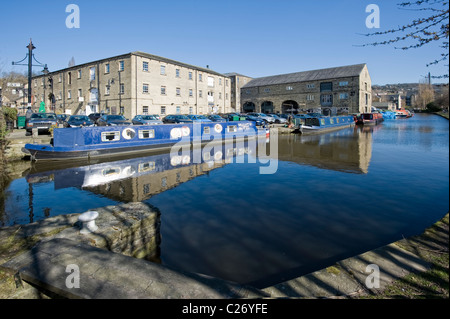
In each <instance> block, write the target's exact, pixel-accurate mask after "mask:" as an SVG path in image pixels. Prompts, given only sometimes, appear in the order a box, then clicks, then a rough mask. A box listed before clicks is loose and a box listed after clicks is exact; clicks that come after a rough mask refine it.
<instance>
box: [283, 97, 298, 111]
mask: <svg viewBox="0 0 450 319" xmlns="http://www.w3.org/2000/svg"><path fill="white" fill-rule="evenodd" d="M281 113H283V114H297V113H298V103H297V102H295V101H293V100H289V101H284V102H283V103H281Z"/></svg>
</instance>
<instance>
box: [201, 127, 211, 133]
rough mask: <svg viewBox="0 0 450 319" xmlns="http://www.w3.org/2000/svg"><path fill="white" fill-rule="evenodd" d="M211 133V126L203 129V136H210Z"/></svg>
mask: <svg viewBox="0 0 450 319" xmlns="http://www.w3.org/2000/svg"><path fill="white" fill-rule="evenodd" d="M209 131H210V128H209V126H205V127H204V128H203V134H209Z"/></svg>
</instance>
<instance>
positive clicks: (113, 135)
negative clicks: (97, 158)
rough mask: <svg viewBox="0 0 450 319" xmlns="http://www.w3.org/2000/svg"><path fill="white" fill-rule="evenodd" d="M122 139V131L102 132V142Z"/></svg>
mask: <svg viewBox="0 0 450 319" xmlns="http://www.w3.org/2000/svg"><path fill="white" fill-rule="evenodd" d="M112 141H120V132H119V131H113V132H102V142H112Z"/></svg>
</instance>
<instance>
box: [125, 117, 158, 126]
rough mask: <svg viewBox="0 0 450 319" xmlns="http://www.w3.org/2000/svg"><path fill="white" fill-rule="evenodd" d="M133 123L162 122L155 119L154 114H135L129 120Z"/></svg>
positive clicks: (149, 123)
mask: <svg viewBox="0 0 450 319" xmlns="http://www.w3.org/2000/svg"><path fill="white" fill-rule="evenodd" d="M131 123H133V125H153V124H163V122H162V121H161V120H159V119H157V118H156V117H155V116H154V115H136V116H135V117H133V119H132V120H131Z"/></svg>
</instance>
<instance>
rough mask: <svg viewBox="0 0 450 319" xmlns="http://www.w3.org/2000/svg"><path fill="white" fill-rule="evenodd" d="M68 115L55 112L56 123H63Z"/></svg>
mask: <svg viewBox="0 0 450 319" xmlns="http://www.w3.org/2000/svg"><path fill="white" fill-rule="evenodd" d="M69 117H70V115H69V114H57V115H56V118H57V120H58V124H64V123H65V122H66V121H67V120H68V118H69Z"/></svg>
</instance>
